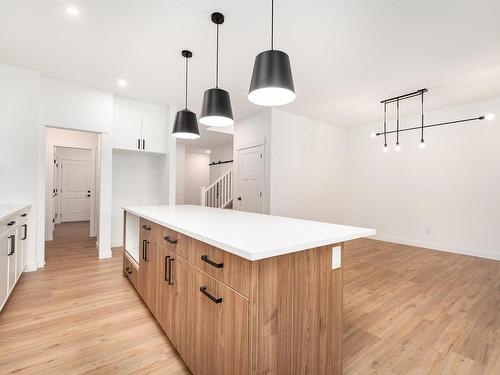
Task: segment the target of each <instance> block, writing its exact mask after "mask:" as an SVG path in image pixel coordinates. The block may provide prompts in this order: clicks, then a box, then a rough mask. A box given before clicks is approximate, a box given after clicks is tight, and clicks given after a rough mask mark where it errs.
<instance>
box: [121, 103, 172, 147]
mask: <svg viewBox="0 0 500 375" xmlns="http://www.w3.org/2000/svg"><path fill="white" fill-rule="evenodd" d="M114 123H115V129H114V137H115V145H114V148H118V149H122V150H133V151H143V152H144V151H145V152H154V153H159V154H164V153H166V147H165V142H166V141H165V138H166V129H167V116H166V112H165V110H163V111H162V108H161V107H159V106H153V105H148V104H144V105H140V104H137V102H133V101H130V103H129V102H126V103H122V102H121V101H120V102H115V119H114Z"/></svg>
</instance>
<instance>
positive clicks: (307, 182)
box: [270, 109, 347, 223]
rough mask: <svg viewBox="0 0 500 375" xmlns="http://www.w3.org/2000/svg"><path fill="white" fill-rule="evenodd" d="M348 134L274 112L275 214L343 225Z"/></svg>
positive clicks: (272, 165) (272, 190) (301, 117)
mask: <svg viewBox="0 0 500 375" xmlns="http://www.w3.org/2000/svg"><path fill="white" fill-rule="evenodd" d="M346 137H347V134H346V130H345V129H343V128H340V127H337V126H333V125H330V124H325V123H321V122H318V121H314V120H311V119H309V118H306V117H303V116H298V115H295V114H292V113H289V112H285V111H281V110H276V109H273V110H272V123H271V146H272V147H271V200H270V204H271V206H270V213H271V214H272V215H279V216H289V217H297V218H302V219H310V220H318V221H326V222H333V223H343V222H344V203H345V186H346V162H347V159H346V156H347V150H346Z"/></svg>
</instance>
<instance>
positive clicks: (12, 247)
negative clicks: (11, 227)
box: [7, 234, 16, 256]
mask: <svg viewBox="0 0 500 375" xmlns="http://www.w3.org/2000/svg"><path fill="white" fill-rule="evenodd" d="M9 239H10V252H8V253H7V255H8V256H11V255H14V253H15V252H16V236H15V235H13V234H11V235H10V236H9Z"/></svg>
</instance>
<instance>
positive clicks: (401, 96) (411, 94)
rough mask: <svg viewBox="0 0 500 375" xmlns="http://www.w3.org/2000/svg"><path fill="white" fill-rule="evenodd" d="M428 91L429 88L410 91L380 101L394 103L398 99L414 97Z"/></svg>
mask: <svg viewBox="0 0 500 375" xmlns="http://www.w3.org/2000/svg"><path fill="white" fill-rule="evenodd" d="M427 91H428V90H427V89H420V90H417V91H414V92H410V93H408V94H404V95H399V96H395V97H394V98H390V99H385V100H382V101H381V102H380V103H394V102H395V101H398V100H402V99H409V98H413V97H414V96H419V95H421V94H422V93H424V92H427Z"/></svg>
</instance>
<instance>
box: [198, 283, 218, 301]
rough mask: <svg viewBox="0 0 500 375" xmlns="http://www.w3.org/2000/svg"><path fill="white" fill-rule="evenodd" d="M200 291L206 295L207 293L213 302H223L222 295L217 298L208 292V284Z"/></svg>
mask: <svg viewBox="0 0 500 375" xmlns="http://www.w3.org/2000/svg"><path fill="white" fill-rule="evenodd" d="M200 292H202V293H203V294H204V295H206V296H207V297H208V298H210V299H211V300H212V302H214V303H222V297H220V298H216V297H214V296H212V295H211V294H210V293H208V292H207V287H206V286H202V287H201V288H200Z"/></svg>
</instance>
